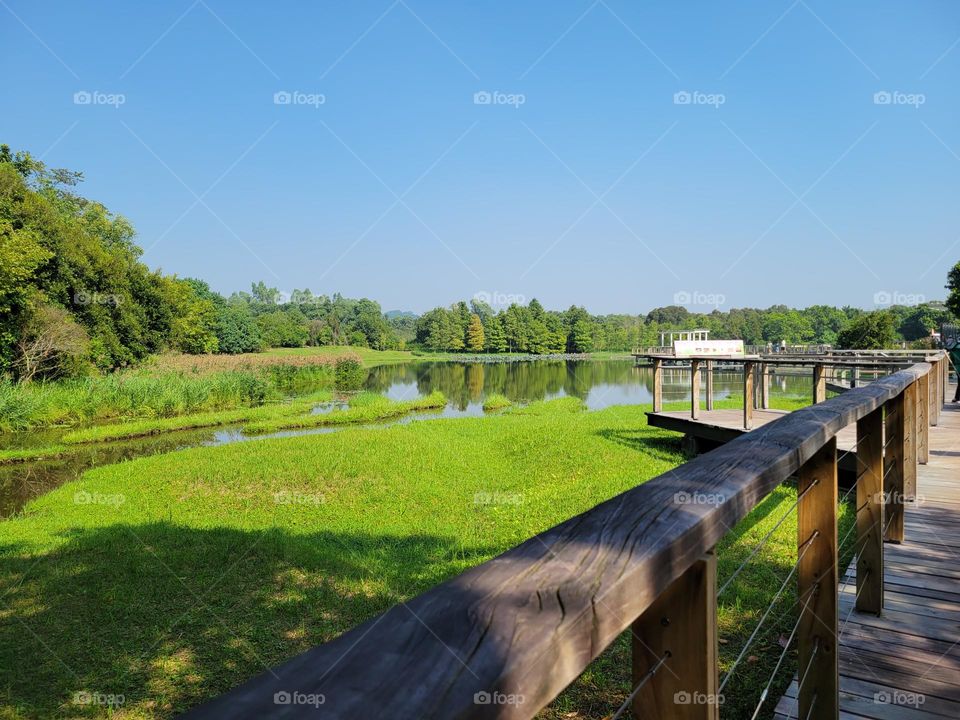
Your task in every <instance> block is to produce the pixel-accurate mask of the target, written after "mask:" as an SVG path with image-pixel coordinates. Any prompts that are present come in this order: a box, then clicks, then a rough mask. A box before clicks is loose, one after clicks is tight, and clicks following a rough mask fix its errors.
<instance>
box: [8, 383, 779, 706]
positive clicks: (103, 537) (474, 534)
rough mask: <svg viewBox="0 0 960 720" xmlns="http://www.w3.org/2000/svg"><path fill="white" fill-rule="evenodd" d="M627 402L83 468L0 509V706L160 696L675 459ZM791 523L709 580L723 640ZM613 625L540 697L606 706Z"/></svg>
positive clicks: (775, 563)
mask: <svg viewBox="0 0 960 720" xmlns="http://www.w3.org/2000/svg"><path fill="white" fill-rule="evenodd" d="M644 409H647V408H644V407H641V406H629V407H614V408H609V409H606V410H602V411H597V412H583V411H582V404H581V403H580V402H579V401H577V400H575V399H573V398H564V399H561V400H558V401H554V402H550V403H534V404H532V405H530V406H527V407H516V408H511V409H508V410H507V411H506V412H505V413H504V414H499V415H496V416H491V417H486V418H465V419H457V420H436V421H431V422H424V423H412V424H410V425H397V426H393V427H390V428H386V429H365V428H352V429H351V428H345V429H343V430H342V431H340V432H338V433H333V434H329V435H323V436H310V437H297V438H284V439H267V440H262V441H259V442H255V443H238V444H235V445H226V446H222V447H216V448H195V449H191V450H185V451H181V452H175V453H171V454H167V455H160V456H154V457H149V458H142V459H140V460H136V461H133V462H128V463H123V464H120V465H113V466H107V467H102V468H97V469H95V470H93V471H90V472H88V473H86V474H85V475H84V477H83V478H82V479H81V480H79V481H77V482H73V483H69V484H68V485H66V486H64V487H62V488H60V489H58V490H55V491H53V492H51V493H50V494H48V495H46V496H44V497H42V498H39V499H38V500H35V501H33V502H32V503H31V504H30V505H28V507H27V509H26V511H25V512H24V513H23V514H22V516H20V517H16V518H14V519H11V520H9V521H7V522H4V523H0V593H2V594H3V595H4V597H5V598H6V602H5V604H4V606H3V609H2V610H0V616H2V617H3V619H4V620H5V622H4V623H2V624H0V705H3V706H5V707H6V708H7V709H8V711H7V713H6V717H10V718H27V717H30V718H34V717H41V718H47V717H49V718H52V717H62V716H64V715H100V716H105V715H106V714H107V712H108V709H107V708H105V707H90V706H83V707H80V706H78V705H77V704H76V703H75V698H76V697H77V696H76V693H78V692H79V693H101V694H103V695H114V696H120V695H122V696H123V700H124V702H123V705H122V707H121V708H118V709H117V714H118V715H119V716H122V717H125V718H141V717H143V718H146V717H161V718H163V717H170V716H172V715H173V714H175V713H176V712H178V711H181V710H183V709H185V708H186V707H189V706H190V705H193V704H195V703H197V702H199V701H201V700H202V699H204V698H207V697H210V696H211V695H214V694H216V693H218V692H221V691H223V690H226V689H228V688H229V687H231V686H232V685H234V684H236V683H237V682H240V681H241V680H243V679H245V678H247V677H249V676H251V675H253V674H256V673H258V672H261V671H262V670H263V669H264V667H265V665H272V664H274V663H277V662H279V661H281V660H283V659H285V658H287V657H290V656H291V655H293V654H295V653H297V652H301V651H303V650H305V649H307V648H309V647H311V646H313V645H315V644H317V643H319V642H323V641H325V640H329V639H330V638H332V637H334V636H336V635H338V634H340V633H342V632H344V631H345V630H347V629H349V628H351V627H353V626H354V625H356V624H357V623H359V622H361V621H362V620H364V619H366V618H368V617H370V616H371V615H374V614H376V613H378V612H380V611H383V610H385V609H386V608H387V607H389V606H390V605H392V604H394V603H396V602H398V601H400V600H403V599H406V598H409V597H412V596H413V595H416V594H418V593H420V592H423V591H424V590H426V589H427V588H429V587H431V586H432V585H434V584H436V583H437V582H439V581H441V580H443V579H445V578H448V577H450V576H451V575H454V574H456V573H458V572H461V571H462V570H464V569H466V568H468V567H470V566H472V565H475V564H477V563H479V562H482V561H483V560H486V559H488V558H490V557H492V556H494V555H496V554H497V553H499V552H502V551H503V550H505V549H507V548H509V547H511V546H513V545H515V544H517V543H518V542H520V541H522V540H524V539H525V538H527V537H529V536H530V535H532V534H534V533H536V532H539V531H541V530H544V529H546V528H548V527H550V526H551V525H553V524H555V523H557V522H559V521H561V520H563V519H565V518H568V517H570V516H572V515H574V514H576V513H578V512H582V511H583V510H586V509H588V508H590V507H592V506H593V505H595V504H596V503H598V502H600V501H602V500H604V499H606V498H608V497H610V496H612V495H615V494H616V493H618V492H621V491H623V490H625V489H627V488H629V487H632V486H633V485H635V484H636V483H637V482H642V481H643V480H645V479H647V478H650V477H652V476H654V475H657V474H659V473H662V472H665V471H666V470H668V469H669V468H671V467H674V466H675V465H676V464H677V463H678V462H680V461H681V460H682V457H681V455H680V452H679V441H678V438H677V437H676V436H674V435H671V434H669V433H666V432H663V431H659V430H656V429H653V428H649V427H647V426H646V423H645V420H644V415H643V411H644ZM792 498H795V493H794V491H793V490H791V489H790V488H782V489H780V490H778V491H777V492H776V493H775V494H774V495H773V496H772V497H771V498H770V499H768V500H767V501H765V502H764V503H763V504H762V505H761V507H759V508H758V509H757V510H756V511H755V512H754V513H753V515H751V517H750V518H749V519H748V520H747V521H745V522H744V523H742V524H741V526H739V527H738V528H736V532H735V533H734V534H732V535H731V536H729V537H728V538H727V539H726V540H725V541H724V545H723V547H722V549H721V554H720V559H721V574H723V573H725V572H729V570H730V568H732V567H733V566H735V565H736V564H738V563H739V561H740V560H741V559H743V558H745V557H746V556H747V554H748V553H749V551H750V550H751V549H752V548H753V546H754V544H755V543H756V542H757V540H758V539H759V538H760V537H762V535H763V534H764V533H765V532H766V530H767V529H769V528H770V527H772V523H773V522H775V521H776V519H778V518H779V515H780V514H782V513H783V512H785V511H786V510H787V509H788V508H789V507H790V504H791V502H792ZM795 533H796V526H795V522H794V521H792V520H790V521H788V522H785V523H784V524H783V526H782V527H781V528H780V529H779V530H778V531H777V532H776V533H775V534H774V541H773V542H771V543H770V544H769V545H768V546H767V547H766V548H765V549H764V550H763V551H762V552H761V553H760V554H759V555H758V557H757V559H756V560H755V561H754V562H753V563H751V565H750V566H749V567H748V572H747V573H745V574H744V575H742V576H741V578H740V579H739V580H738V581H737V584H736V587H735V589H732V590H730V591H728V592H729V593H731V595H730V596H729V597H728V598H723V599H722V602H723V608H722V611H721V629H722V632H723V633H724V637H725V639H727V640H728V642H729V645H728V646H724V647H725V648H726V647H729V648H730V649H731V651H732V650H733V649H734V648H735V647H736V644H737V642H738V641H739V640H740V639H741V638H742V637H745V634H746V633H748V632H749V630H750V629H751V627H750V622H751V621H752V620H755V619H756V618H758V617H759V613H761V612H762V611H763V609H764V607H765V606H766V603H767V601H768V600H769V598H770V596H771V595H772V591H773V589H774V587H775V586H774V580H773V579H772V578H774V577H780V578H782V577H785V574H786V571H787V569H788V568H789V567H790V565H792V562H793V559H794V558H795V554H796V538H795ZM788 595H789V593H788ZM789 601H790V598H789V597H786V598H784V602H789ZM788 608H789V606H788V605H784V607H783V610H784V611H786V610H787V609H788ZM777 614H778V615H779V614H781V613H779V611H778V613H777ZM774 637H775V636H774ZM625 646H626V641H625V640H623V641H620V642H618V643H616V644H615V645H614V647H612V648H611V649H610V650H609V651H608V652H607V653H605V654H604V655H603V656H602V657H601V658H600V660H598V661H597V662H596V663H594V664H593V665H592V666H591V667H590V668H589V669H588V671H587V673H585V675H584V676H583V678H581V679H580V680H579V681H578V682H577V683H576V684H575V685H574V686H573V687H571V688H570V689H569V690H568V691H567V692H565V693H564V695H563V696H562V697H561V698H560V699H559V700H558V701H557V702H556V703H555V704H554V705H553V706H552V707H551V708H550V709H548V710H547V711H545V717H550V718H553V717H556V718H560V717H564V716H565V715H566V713H568V712H572V711H574V710H575V711H577V712H578V715H577V717H582V718H601V717H604V716H605V715H607V714H609V713H610V712H611V711H612V710H613V709H615V707H616V705H617V703H618V702H619V701H621V700H622V699H623V697H625V695H626V692H627V691H628V686H629V677H628V674H629V662H627V661H625V654H624V653H625V652H626V650H625ZM737 649H738V648H737ZM755 654H756V655H757V657H758V660H757V661H756V662H754V663H752V664H751V666H750V667H749V668H748V669H747V670H746V671H745V677H744V679H742V680H741V679H740V678H736V679H735V680H734V681H733V685H732V686H731V688H730V689H729V690H728V692H730V693H736V692H738V691H741V692H743V693H744V696H746V693H747V691H748V690H749V691H752V690H753V689H754V685H753V684H751V683H754V682H759V680H758V679H755V680H751V678H761V677H763V678H766V676H767V675H768V674H769V670H770V669H772V662H773V660H772V658H775V656H776V655H778V654H779V646H777V645H776V643H775V642H773V643H772V644H771V643H770V639H769V638H768V637H766V638H764V639H763V645H760V646H758V648H757V650H756V652H755ZM728 655H729V653H726V654H725V660H724V662H727V663H728V662H729V660H730V658H729V657H728ZM785 672H788V670H785ZM736 716H737V715H732V716H730V717H736Z"/></svg>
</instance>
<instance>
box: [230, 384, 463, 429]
mask: <svg viewBox="0 0 960 720" xmlns="http://www.w3.org/2000/svg"><path fill="white" fill-rule="evenodd" d="M446 404H447V399H446V398H445V397H444V395H443V393H442V392H439V391H434V392H432V393H430V394H429V395H427V396H425V397H422V398H417V399H415V400H390V399H388V398H386V397H384V396H383V395H377V394H375V393H360V394H359V395H355V396H354V397H352V398H351V399H350V405H349V407H347V408H343V409H335V410H331V411H330V412H328V413H321V414H318V415H300V416H297V417H275V418H269V419H264V420H259V421H257V422H252V423H249V424H247V425H245V426H244V428H243V429H244V432H247V433H251V434H264V433H273V432H279V431H280V430H294V429H296V430H300V429H305V428H318V427H328V426H333V425H353V424H358V423H368V422H377V421H379V420H388V419H390V418H395V417H400V416H402V415H408V414H410V413H412V412H418V411H425V410H442V409H443V407H444V406H445V405H446Z"/></svg>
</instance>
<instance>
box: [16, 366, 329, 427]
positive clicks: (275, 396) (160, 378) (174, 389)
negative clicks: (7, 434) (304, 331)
mask: <svg viewBox="0 0 960 720" xmlns="http://www.w3.org/2000/svg"><path fill="white" fill-rule="evenodd" d="M332 385H333V369H332V368H329V367H294V366H273V367H270V368H261V369H258V370H229V371H224V372H214V373H203V374H201V373H183V372H156V371H153V372H148V371H145V370H140V371H134V372H126V373H116V374H113V375H107V376H103V377H92V378H83V379H77V380H67V381H62V382H52V383H26V384H22V385H18V384H13V383H10V382H8V381H2V382H0V431H10V430H24V429H29V428H35V427H43V426H50V425H74V424H77V423H83V422H90V421H103V420H110V419H114V418H169V417H175V416H178V415H184V414H187V413H195V412H201V411H210V410H225V409H230V408H242V407H254V406H257V405H262V404H263V403H264V402H267V401H268V400H279V399H281V398H283V397H287V396H290V395H300V394H305V393H308V392H312V391H314V390H318V389H325V388H329V387H332Z"/></svg>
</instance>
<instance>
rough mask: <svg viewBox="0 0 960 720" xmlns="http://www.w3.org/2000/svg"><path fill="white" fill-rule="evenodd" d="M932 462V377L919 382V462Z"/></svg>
mask: <svg viewBox="0 0 960 720" xmlns="http://www.w3.org/2000/svg"><path fill="white" fill-rule="evenodd" d="M929 461H930V375H929V373H928V374H927V375H922V376H921V377H920V379H919V380H917V462H918V463H920V464H921V465H926V464H927V463H928V462H929Z"/></svg>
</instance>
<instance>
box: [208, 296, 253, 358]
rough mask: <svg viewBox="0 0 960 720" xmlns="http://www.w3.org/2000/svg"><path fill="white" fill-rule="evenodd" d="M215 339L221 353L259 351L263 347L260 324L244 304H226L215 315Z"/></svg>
mask: <svg viewBox="0 0 960 720" xmlns="http://www.w3.org/2000/svg"><path fill="white" fill-rule="evenodd" d="M217 341H218V345H219V351H220V352H222V353H229V354H237V353H248V352H259V351H260V350H262V349H263V339H262V338H261V336H260V326H259V325H257V322H256V320H254V319H253V315H252V314H251V313H250V309H249V308H248V307H247V306H245V305H238V304H233V303H228V304H226V305H225V306H224V307H223V308H221V309H220V311H219V313H218V315H217Z"/></svg>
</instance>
